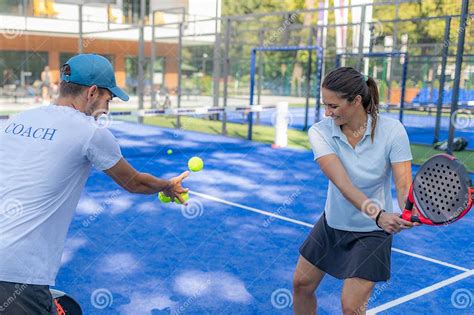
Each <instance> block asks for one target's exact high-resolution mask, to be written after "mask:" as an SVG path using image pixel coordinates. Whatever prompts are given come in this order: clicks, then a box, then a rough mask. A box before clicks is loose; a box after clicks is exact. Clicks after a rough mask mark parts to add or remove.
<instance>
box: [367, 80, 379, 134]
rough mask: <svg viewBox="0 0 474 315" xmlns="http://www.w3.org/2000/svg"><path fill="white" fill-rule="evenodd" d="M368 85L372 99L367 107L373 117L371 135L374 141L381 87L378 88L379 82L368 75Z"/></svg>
mask: <svg viewBox="0 0 474 315" xmlns="http://www.w3.org/2000/svg"><path fill="white" fill-rule="evenodd" d="M365 82H366V83H367V86H368V87H369V98H370V101H369V103H368V105H367V107H366V108H365V110H366V111H367V113H368V114H369V115H370V116H371V117H372V126H371V128H372V129H371V133H370V137H371V139H372V141H374V134H375V127H376V126H377V117H378V113H379V108H380V104H379V89H378V88H377V83H376V82H375V80H374V79H373V78H372V77H369V76H368V77H367V81H365Z"/></svg>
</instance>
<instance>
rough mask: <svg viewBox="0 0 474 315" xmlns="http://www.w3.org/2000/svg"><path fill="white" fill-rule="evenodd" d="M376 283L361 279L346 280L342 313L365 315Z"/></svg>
mask: <svg viewBox="0 0 474 315" xmlns="http://www.w3.org/2000/svg"><path fill="white" fill-rule="evenodd" d="M374 285H375V283H374V282H372V281H369V280H365V279H361V278H349V279H345V280H344V286H343V288H342V297H341V303H342V312H343V314H344V315H349V314H350V315H363V314H365V310H366V308H367V302H368V300H369V298H370V295H371V294H372V290H373V288H374Z"/></svg>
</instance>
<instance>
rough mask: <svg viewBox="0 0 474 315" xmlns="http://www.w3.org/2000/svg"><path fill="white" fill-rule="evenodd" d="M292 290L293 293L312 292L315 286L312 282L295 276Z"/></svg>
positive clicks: (306, 293)
mask: <svg viewBox="0 0 474 315" xmlns="http://www.w3.org/2000/svg"><path fill="white" fill-rule="evenodd" d="M293 291H294V293H295V294H305V295H308V294H314V292H315V291H316V286H315V284H314V283H310V282H309V281H307V280H304V279H301V278H297V277H295V278H294V279H293Z"/></svg>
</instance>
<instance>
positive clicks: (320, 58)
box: [314, 47, 324, 122]
mask: <svg viewBox="0 0 474 315" xmlns="http://www.w3.org/2000/svg"><path fill="white" fill-rule="evenodd" d="M317 52H318V60H317V64H316V69H317V70H316V71H317V72H316V73H317V82H316V93H315V94H316V95H315V97H316V113H315V119H314V122H318V121H319V117H320V112H321V95H320V94H321V83H322V82H321V80H322V76H323V58H324V50H323V49H322V48H321V47H318V48H317Z"/></svg>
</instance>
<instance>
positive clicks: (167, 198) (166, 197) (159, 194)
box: [158, 191, 171, 203]
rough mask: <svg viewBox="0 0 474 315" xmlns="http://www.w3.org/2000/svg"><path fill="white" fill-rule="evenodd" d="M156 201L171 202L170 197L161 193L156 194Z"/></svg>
mask: <svg viewBox="0 0 474 315" xmlns="http://www.w3.org/2000/svg"><path fill="white" fill-rule="evenodd" d="M158 199H160V201H161V202H162V203H168V202H171V197H168V196H165V194H163V192H161V191H160V192H159V193H158Z"/></svg>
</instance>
